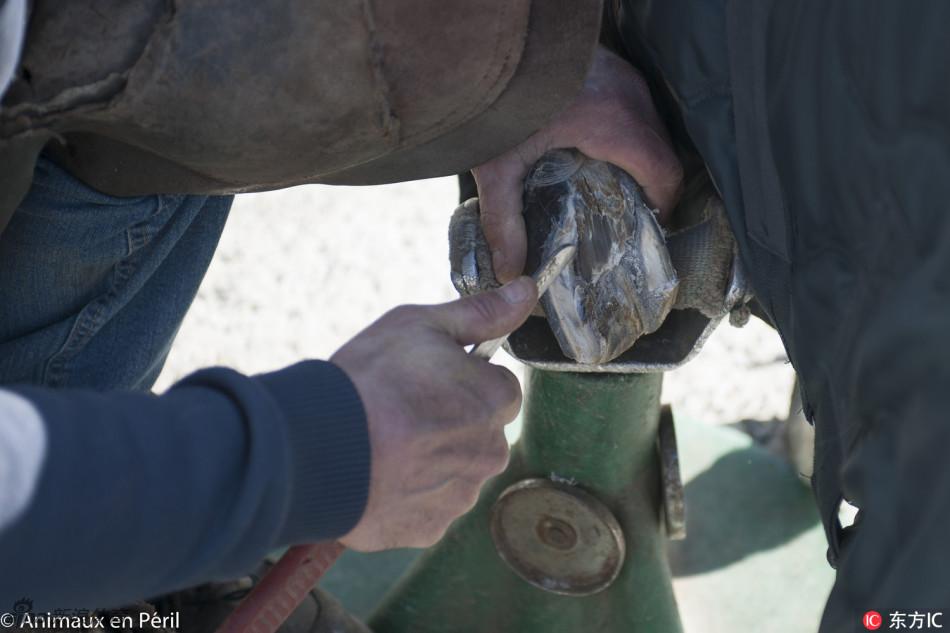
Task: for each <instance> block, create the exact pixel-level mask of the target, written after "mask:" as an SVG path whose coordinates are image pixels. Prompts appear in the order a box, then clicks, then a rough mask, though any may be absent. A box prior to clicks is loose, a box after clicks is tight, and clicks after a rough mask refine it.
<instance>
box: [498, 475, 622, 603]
mask: <svg viewBox="0 0 950 633" xmlns="http://www.w3.org/2000/svg"><path fill="white" fill-rule="evenodd" d="M490 520H491V523H490V530H491V536H492V540H493V541H494V543H495V549H496V551H497V552H498V555H499V556H501V558H502V559H503V560H504V561H505V562H506V563H508V565H509V566H510V567H511V569H512V570H513V571H514V572H515V573H516V574H518V575H519V576H521V577H522V578H523V579H525V580H526V581H528V582H529V583H531V584H532V585H534V586H536V587H539V588H541V589H544V590H545V591H549V592H552V593H557V594H562V595H567V596H587V595H591V594H594V593H597V592H599V591H603V590H604V589H606V588H607V587H609V586H610V585H611V583H613V581H614V579H616V578H617V575H618V574H619V573H620V570H621V568H622V567H623V561H624V556H625V553H626V544H625V541H624V537H623V530H622V529H621V528H620V524H619V523H618V522H617V519H616V518H615V517H614V515H613V513H612V512H611V511H610V510H609V509H608V508H607V506H605V505H604V504H603V503H601V502H600V501H598V500H597V498H596V497H594V496H593V495H591V494H590V493H587V492H585V491H583V490H581V489H580V488H578V487H576V486H571V485H568V484H565V483H560V482H554V481H551V480H548V479H525V480H523V481H519V482H518V483H516V484H514V485H512V486H509V487H508V488H506V489H505V490H504V491H503V492H502V493H501V494H500V495H499V496H498V500H497V501H496V502H495V504H494V506H493V507H492V511H491V519H490Z"/></svg>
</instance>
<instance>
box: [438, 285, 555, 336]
mask: <svg viewBox="0 0 950 633" xmlns="http://www.w3.org/2000/svg"><path fill="white" fill-rule="evenodd" d="M537 302H538V286H537V284H535V282H534V280H533V279H531V278H530V277H519V278H517V279H515V280H514V281H511V282H508V283H507V284H505V285H504V286H502V287H501V288H499V289H497V290H490V291H488V292H480V293H478V294H476V295H471V296H469V297H462V298H461V299H457V300H455V301H450V302H449V303H443V304H441V305H435V306H430V307H428V308H425V310H426V313H427V314H426V316H427V317H428V319H429V321H430V322H431V323H432V324H433V325H435V326H436V327H438V328H439V329H441V330H443V331H445V332H446V333H447V334H448V335H449V336H451V337H452V338H454V339H455V340H456V341H457V342H458V343H459V344H460V345H470V344H473V343H481V342H482V341H487V340H490V339H493V338H498V337H500V336H504V335H506V334H510V333H511V332H512V331H514V330H515V329H517V328H518V326H519V325H521V324H522V323H524V322H525V320H526V319H527V318H528V315H530V314H531V310H532V309H534V306H535V304H537Z"/></svg>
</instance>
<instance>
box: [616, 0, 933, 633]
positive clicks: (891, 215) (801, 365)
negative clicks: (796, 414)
mask: <svg viewBox="0 0 950 633" xmlns="http://www.w3.org/2000/svg"><path fill="white" fill-rule="evenodd" d="M608 6H609V8H610V9H611V11H612V12H613V14H614V17H615V19H616V21H617V22H618V24H619V32H620V34H621V36H622V39H623V41H624V44H625V47H626V51H627V54H628V55H629V56H630V57H631V59H632V60H633V61H634V63H635V64H637V65H639V66H640V67H641V69H643V70H644V71H645V72H646V73H647V74H648V75H649V76H650V77H651V79H652V81H653V87H654V92H655V96H657V97H658V98H659V99H660V100H661V102H662V107H661V109H662V110H664V111H665V112H666V114H667V116H668V117H669V123H670V125H671V127H672V128H673V133H674V137H675V138H676V139H677V141H678V143H679V144H680V149H681V151H682V152H683V153H684V156H687V163H690V164H693V165H696V163H697V159H698V163H699V166H700V168H708V170H709V172H710V174H711V175H712V177H713V180H714V181H715V183H716V186H717V188H718V189H719V191H720V193H721V194H722V197H723V199H724V201H725V203H726V208H727V210H728V213H729V215H730V220H731V222H732V226H733V231H734V233H735V235H736V239H737V241H738V243H739V246H740V252H741V255H742V258H743V260H744V263H745V268H746V270H748V271H750V274H751V276H752V281H753V284H754V286H755V291H756V295H757V297H758V299H759V301H760V302H761V303H762V305H763V306H764V307H765V309H766V310H767V311H768V313H769V315H770V317H771V319H772V321H773V322H774V323H775V325H776V326H777V329H778V331H779V333H780V334H781V335H782V338H783V340H784V342H785V346H786V349H787V351H788V353H789V357H790V359H791V361H792V363H793V364H794V366H795V369H796V371H797V372H798V374H799V377H800V381H801V385H802V391H803V394H802V395H803V400H804V402H805V405H804V406H805V414H806V415H807V417H808V418H809V419H810V420H813V421H814V423H815V427H816V433H817V440H816V447H815V448H816V454H815V468H814V471H815V474H814V489H815V492H816V495H817V499H818V503H819V510H820V513H821V518H822V521H823V522H824V524H825V528H826V532H827V536H828V540H829V544H830V548H829V560H830V561H831V562H832V563H833V564H834V565H836V566H837V569H838V579H837V582H836V584H835V587H834V590H833V593H832V596H831V598H830V600H829V604H828V607H827V609H826V611H825V615H824V620H823V623H822V629H821V630H822V631H823V632H824V631H827V632H829V633H831V632H834V633H838V632H840V631H857V630H863V627H861V625H860V618H861V616H862V614H864V613H865V612H866V611H868V610H869V609H877V610H879V611H880V612H882V613H884V614H885V617H887V613H888V612H890V611H896V610H900V611H902V612H905V613H906V612H909V611H914V610H917V611H921V612H926V611H928V610H929V611H934V612H936V611H945V610H946V609H947V607H948V605H950V602H948V596H950V571H948V568H947V565H946V562H947V558H948V556H947V546H946V536H945V533H946V526H947V524H948V522H950V468H948V467H947V459H946V450H947V448H946V447H947V446H950V422H948V420H950V415H948V413H947V412H948V410H950V406H948V405H950V389H948V385H950V369H948V363H947V357H948V354H950V327H948V324H950V291H948V281H947V279H948V273H950V214H948V213H947V211H946V207H947V201H948V200H950V81H948V77H950V38H947V37H946V33H945V31H946V25H947V24H950V4H948V3H946V2H941V1H937V0H933V1H917V2H894V1H892V0H841V1H836V2H805V1H796V0H709V1H704V2H695V1H692V0H668V1H665V2H649V1H647V0H611V1H610V2H608ZM690 156H692V161H690V159H689V157H690ZM842 498H846V499H848V500H849V501H851V502H853V503H854V504H856V505H857V506H858V507H859V508H860V514H859V517H860V521H859V523H858V524H857V525H856V526H855V527H852V528H849V529H847V530H842V528H841V525H840V524H839V521H838V507H839V504H840V502H841V500H842ZM887 626H888V623H887V621H886V620H885V625H884V628H886V627H887Z"/></svg>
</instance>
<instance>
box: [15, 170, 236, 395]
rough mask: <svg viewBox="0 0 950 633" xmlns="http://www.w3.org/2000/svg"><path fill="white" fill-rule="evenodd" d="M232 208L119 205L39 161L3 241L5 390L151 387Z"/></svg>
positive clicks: (180, 202)
mask: <svg viewBox="0 0 950 633" xmlns="http://www.w3.org/2000/svg"><path fill="white" fill-rule="evenodd" d="M231 201H232V197H231V196H185V195H154V196H144V197H138V198H116V197H113V196H108V195H105V194H102V193H99V192H97V191H95V190H93V189H91V188H90V187H88V186H86V185H84V184H83V183H81V182H80V181H78V180H77V179H75V178H73V177H72V176H70V175H69V174H68V173H67V172H66V171H64V170H63V169H61V168H60V167H58V166H57V165H56V164H54V163H53V162H52V161H50V160H48V159H46V158H43V157H41V158H40V160H39V161H38V163H37V165H36V170H35V172H34V176H33V184H32V187H31V189H30V192H29V194H28V195H27V197H26V198H25V199H24V200H23V202H22V204H21V205H20V207H19V208H18V209H17V211H16V213H14V215H13V217H12V219H11V220H10V224H9V225H8V226H7V228H6V229H5V230H4V231H3V233H2V234H0V305H2V308H0V384H11V383H30V384H35V385H45V386H49V387H87V388H93V389H102V390H105V389H135V390H145V389H149V388H150V387H151V386H152V384H153V383H154V382H155V380H156V378H158V374H159V372H160V371H161V369H162V365H163V364H164V362H165V358H166V356H167V355H168V350H169V348H170V346H171V343H172V341H173V340H174V338H175V334H176V333H177V332H178V328H179V326H180V325H181V321H182V319H183V318H184V316H185V313H186V312H187V310H188V307H189V306H190V305H191V303H192V301H193V300H194V297H195V294H196V293H197V290H198V285H199V284H200V283H201V279H202V277H203V276H204V274H205V271H206V270H207V268H208V264H209V263H210V261H211V257H212V255H213V254H214V251H215V248H216V247H217V244H218V239H219V238H220V236H221V231H222V230H223V229H224V224H225V221H226V220H227V217H228V211H229V210H230V208H231Z"/></svg>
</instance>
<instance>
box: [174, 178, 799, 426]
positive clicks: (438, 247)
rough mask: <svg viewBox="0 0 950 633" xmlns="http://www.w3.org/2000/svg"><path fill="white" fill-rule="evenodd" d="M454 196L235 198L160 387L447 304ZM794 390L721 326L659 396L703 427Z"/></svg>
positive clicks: (304, 352) (447, 187)
mask: <svg viewBox="0 0 950 633" xmlns="http://www.w3.org/2000/svg"><path fill="white" fill-rule="evenodd" d="M457 195H458V193H457V187H456V184H455V180H454V179H453V178H438V179H432V180H425V181H418V182H411V183H401V184H395V185H385V186H378V187H327V186H318V185H313V186H306V187H297V188H293V189H287V190H284V191H278V192H269V193H260V194H245V195H242V196H238V198H237V200H236V201H235V204H234V208H233V211H232V213H231V218H230V220H229V222H228V226H227V228H226V229H225V231H224V235H223V237H222V239H221V244H220V246H219V249H218V253H217V256H216V257H215V260H214V262H213V263H212V264H211V268H210V270H209V271H208V275H207V277H206V279H205V281H204V284H203V285H202V286H201V290H200V292H199V294H198V297H197V299H196V301H195V304H194V306H193V307H192V309H191V312H190V313H189V314H188V317H187V318H186V319H185V322H184V324H183V326H182V329H181V332H180V333H179V336H178V339H177V340H176V342H175V345H174V347H173V349H172V352H171V354H170V356H169V359H168V363H167V364H166V367H165V371H164V372H163V373H162V376H161V378H160V379H159V382H158V386H157V388H158V389H160V390H161V389H164V388H165V387H167V386H168V385H170V384H171V383H172V382H173V381H175V380H177V379H178V378H180V377H182V376H184V375H185V374H187V373H189V372H191V371H193V370H196V369H199V368H201V367H207V366H209V365H227V366H230V367H234V368H236V369H239V370H241V371H244V372H259V371H266V370H270V369H277V368H279V367H282V366H284V365H287V364H290V363H293V362H295V361H297V360H300V359H302V358H327V357H328V356H330V354H332V353H333V351H334V350H336V349H337V348H338V347H339V346H340V345H342V344H343V343H344V342H345V341H346V340H347V339H349V338H350V337H352V336H353V335H354V334H356V333H357V332H359V331H360V330H361V329H362V328H363V327H365V326H366V325H368V324H369V323H371V322H372V321H373V320H374V319H376V318H377V317H379V316H380V315H381V314H383V313H384V312H386V311H387V310H388V309H390V308H392V307H393V306H396V305H399V304H402V303H434V302H440V301H448V300H450V299H453V298H454V297H455V292H454V290H453V288H452V285H451V283H450V282H449V277H448V254H447V252H448V246H447V241H446V229H447V226H448V219H449V215H450V213H451V211H452V209H453V207H454V201H455V200H456V198H457ZM496 358H497V359H498V360H499V361H500V362H502V363H503V364H506V365H507V366H509V367H511V368H512V369H513V370H514V371H515V372H516V373H519V374H520V365H519V364H518V363H517V362H516V361H514V360H512V359H510V358H508V357H507V355H505V354H504V353H499V355H498V357H496ZM792 380H793V377H792V371H791V369H790V367H789V366H788V364H787V362H786V360H785V355H784V352H783V350H782V345H781V342H780V340H779V338H778V336H777V335H776V334H775V333H774V332H773V331H772V330H771V329H770V328H769V327H767V326H765V325H764V324H762V323H761V322H759V321H758V320H757V319H754V318H753V319H752V320H751V322H750V323H749V325H747V326H746V327H745V328H742V329H735V328H732V327H730V326H729V325H728V324H723V325H722V326H720V328H719V329H718V330H717V331H716V333H715V334H714V335H713V336H712V338H711V339H710V340H709V341H708V342H707V344H706V347H705V349H704V350H703V352H702V353H701V354H700V355H699V356H698V357H697V358H696V359H694V360H693V361H692V362H691V363H689V364H687V365H686V366H685V367H683V368H681V369H679V370H677V371H675V372H671V373H669V374H668V375H667V377H666V381H665V387H664V399H665V400H666V401H668V402H671V403H672V404H673V408H674V411H676V412H677V415H681V416H687V417H689V418H692V419H697V420H702V421H705V422H711V423H720V424H726V423H733V422H738V421H741V420H746V419H752V420H763V421H768V420H771V419H773V418H780V417H784V416H785V415H786V413H787V410H788V401H789V394H790V391H791V386H792Z"/></svg>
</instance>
